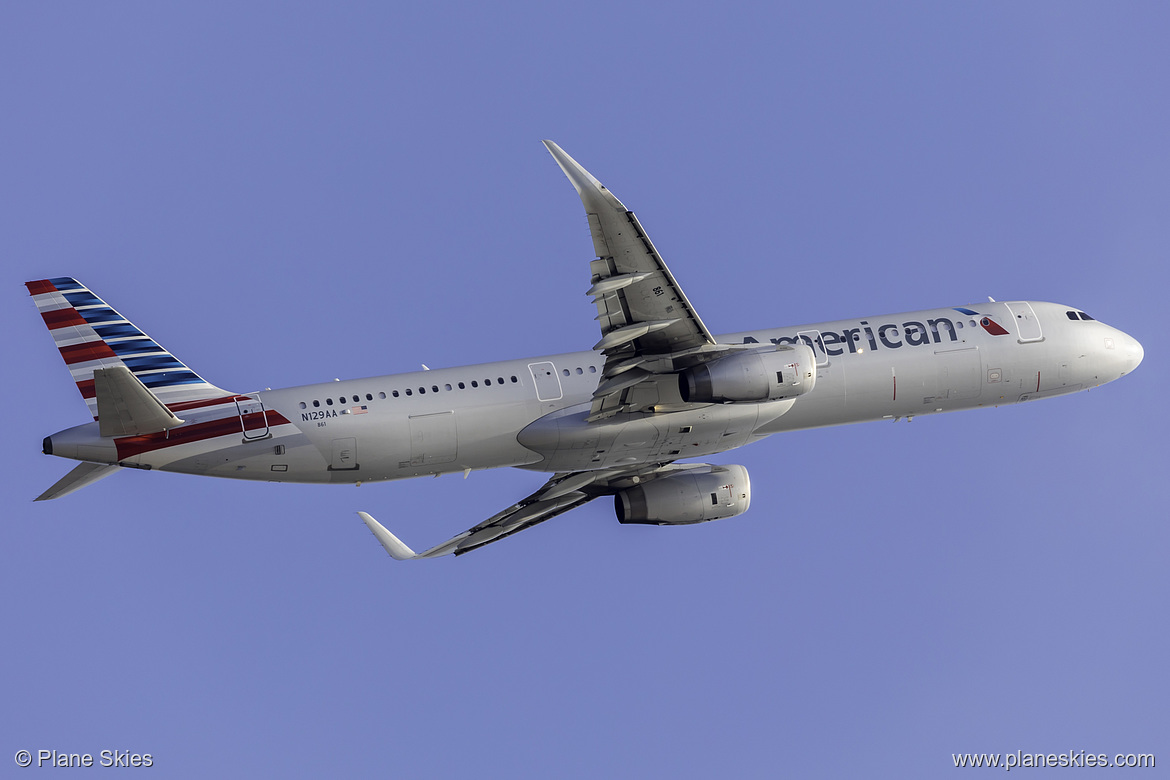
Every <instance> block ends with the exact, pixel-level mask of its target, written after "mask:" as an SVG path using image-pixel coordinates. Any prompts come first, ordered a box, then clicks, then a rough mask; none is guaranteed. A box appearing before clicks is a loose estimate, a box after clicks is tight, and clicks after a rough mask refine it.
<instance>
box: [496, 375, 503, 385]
mask: <svg viewBox="0 0 1170 780" xmlns="http://www.w3.org/2000/svg"><path fill="white" fill-rule="evenodd" d="M496 381H497V382H499V383H500V384H501V385H502V384H504V378H503V377H502V376H498V377H496Z"/></svg>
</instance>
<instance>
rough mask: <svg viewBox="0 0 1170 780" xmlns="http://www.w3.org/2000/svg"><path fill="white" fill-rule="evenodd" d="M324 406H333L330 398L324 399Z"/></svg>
mask: <svg viewBox="0 0 1170 780" xmlns="http://www.w3.org/2000/svg"><path fill="white" fill-rule="evenodd" d="M325 404H326V405H327V406H333V399H332V398H326V399H325Z"/></svg>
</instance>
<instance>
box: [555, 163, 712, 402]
mask: <svg viewBox="0 0 1170 780" xmlns="http://www.w3.org/2000/svg"><path fill="white" fill-rule="evenodd" d="M544 145H545V146H546V147H548V150H549V152H550V153H551V154H552V156H553V159H555V160H556V161H557V164H558V165H560V166H561V170H563V171H564V172H565V175H566V176H568V177H569V181H570V182H572V183H573V186H574V187H575V188H576V189H577V193H578V194H579V195H580V196H581V202H582V203H583V204H584V206H585V214H586V217H587V218H588V220H589V232H590V233H591V234H592V236H593V250H594V252H596V253H597V259H596V260H594V261H593V262H592V263H591V264H590V269H591V271H592V283H593V286H592V287H590V288H589V291H588V294H589V295H591V296H593V299H594V302H595V303H596V304H597V321H598V323H599V324H600V325H601V340H600V341H599V342H597V344H595V345H594V347H593V348H594V349H597V350H601V351H602V352H603V353H604V354H605V357H606V359H605V369H604V371H603V373H602V378H601V382H600V383H599V385H598V389H597V392H596V393H595V394H594V400H593V408H592V410H591V415H590V419H591V420H596V419H600V418H602V417H609V416H611V415H614V414H617V413H619V412H625V411H644V410H647V409H650V408H653V407H663V406H667V407H673V406H675V405H677V404H681V402H682V399H681V398H679V397H678V396H677V394H673V395H672V394H671V389H672V385H671V381H673V380H671V381H662V382H659V381H657V379H656V376H657V375H668V374H673V373H674V372H675V371H677V370H678V369H679V368H682V367H685V366H686V365H693V364H694V363H697V362H703V361H704V360H706V359H709V358H710V357H712V356H714V354H713V353H717V352H720V351H722V350H724V349H726V347H722V346H721V345H717V344H716V343H715V339H713V338H712V337H711V333H710V332H709V331H708V330H707V326H705V325H704V324H703V321H702V320H701V319H700V318H699V315H698V313H697V312H696V311H695V309H694V307H693V306H692V305H691V302H690V301H689V300H687V296H686V294H685V293H683V291H682V288H681V287H680V286H679V284H678V282H677V281H675V278H674V275H673V274H671V273H670V269H669V268H667V267H666V263H665V262H664V261H663V259H662V256H661V255H659V254H658V250H657V249H655V248H654V244H653V243H651V241H650V238H649V237H648V236H647V235H646V231H645V230H643V229H642V225H641V224H640V223H639V222H638V218H637V217H635V216H634V214H633V212H632V211H629V210H628V209H626V207H625V206H624V205H623V204H622V202H621V201H620V200H618V199H617V198H616V197H614V195H613V193H611V192H610V191H609V190H607V189H606V188H605V186H604V185H602V183H601V182H599V181H598V180H597V179H595V178H593V176H592V175H591V174H590V173H589V172H588V171H586V170H585V169H584V168H582V167H581V165H580V164H579V163H578V162H577V161H576V160H574V159H573V158H572V157H570V156H569V155H568V154H566V153H565V151H564V150H563V149H561V148H560V147H559V146H557V145H556V144H555V143H553V142H552V141H545V142H544Z"/></svg>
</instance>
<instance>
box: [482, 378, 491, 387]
mask: <svg viewBox="0 0 1170 780" xmlns="http://www.w3.org/2000/svg"><path fill="white" fill-rule="evenodd" d="M491 383H492V380H490V379H485V380H483V384H484V387H487V386H489V385H491Z"/></svg>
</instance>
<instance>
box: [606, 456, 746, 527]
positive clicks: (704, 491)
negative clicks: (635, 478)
mask: <svg viewBox="0 0 1170 780" xmlns="http://www.w3.org/2000/svg"><path fill="white" fill-rule="evenodd" d="M751 502H752V487H751V482H750V481H749V480H748V472H747V469H746V468H744V467H743V466H702V467H700V468H697V469H691V470H688V471H683V472H681V473H678V474H671V475H670V476H666V477H660V478H658V479H655V480H651V481H649V482H646V483H644V484H640V485H635V486H634V487H631V488H626V489H625V490H622V491H621V492H619V493H618V494H616V495H615V496H614V509H615V510H616V511H617V518H618V522H619V523H626V524H635V525H689V524H691V523H705V522H707V521H708V520H722V519H723V518H725V517H735V516H736V515H741V514H743V513H744V512H746V511H747V509H748V506H750V505H751Z"/></svg>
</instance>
